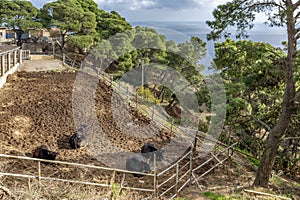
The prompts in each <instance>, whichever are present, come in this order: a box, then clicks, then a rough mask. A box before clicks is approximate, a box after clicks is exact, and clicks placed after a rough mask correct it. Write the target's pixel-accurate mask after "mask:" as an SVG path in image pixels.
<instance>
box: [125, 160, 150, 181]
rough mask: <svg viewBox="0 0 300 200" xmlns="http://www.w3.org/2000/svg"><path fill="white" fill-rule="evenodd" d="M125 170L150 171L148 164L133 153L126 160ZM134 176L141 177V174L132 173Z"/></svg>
mask: <svg viewBox="0 0 300 200" xmlns="http://www.w3.org/2000/svg"><path fill="white" fill-rule="evenodd" d="M126 170H128V171H133V172H142V173H149V172H150V171H151V167H150V165H149V164H148V163H147V162H145V161H144V160H143V158H142V157H141V156H140V155H134V156H133V157H131V158H129V159H127V160H126ZM133 176H134V177H142V176H143V175H141V174H133Z"/></svg>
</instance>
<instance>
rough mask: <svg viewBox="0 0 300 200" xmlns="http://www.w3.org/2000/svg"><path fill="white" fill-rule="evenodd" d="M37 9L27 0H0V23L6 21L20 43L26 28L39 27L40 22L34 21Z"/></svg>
mask: <svg viewBox="0 0 300 200" xmlns="http://www.w3.org/2000/svg"><path fill="white" fill-rule="evenodd" d="M37 14H38V9H37V8H36V7H34V6H33V5H32V4H31V2H29V1H20V0H1V1H0V23H1V24H2V23H6V25H7V26H8V27H9V28H12V29H13V30H14V31H15V32H16V33H17V34H18V44H19V45H21V41H20V39H21V35H22V34H23V33H25V32H27V31H28V28H41V26H42V25H41V24H40V23H39V22H37V21H35V18H36V16H37Z"/></svg>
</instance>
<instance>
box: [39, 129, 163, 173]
mask: <svg viewBox="0 0 300 200" xmlns="http://www.w3.org/2000/svg"><path fill="white" fill-rule="evenodd" d="M85 129H86V125H82V126H80V128H79V129H77V131H76V132H75V133H74V134H73V135H72V136H71V137H70V139H69V144H70V147H71V148H72V149H78V148H81V147H85V146H86V145H87V138H86V136H85V135H84V131H85ZM163 153H164V150H162V149H158V148H156V147H155V145H154V144H152V143H146V144H144V145H143V146H142V148H141V155H142V156H140V155H138V154H137V155H134V156H132V157H131V158H129V159H127V160H126V170H128V171H134V172H142V173H149V172H150V171H151V167H150V162H153V161H154V155H155V157H156V160H157V161H161V160H162V159H163ZM57 155H58V152H54V151H51V150H50V148H49V147H48V146H47V145H41V146H39V147H38V148H36V149H35V150H34V152H33V157H34V158H40V159H45V160H55V158H56V156H57ZM133 175H134V176H135V177H141V176H142V175H139V174H133Z"/></svg>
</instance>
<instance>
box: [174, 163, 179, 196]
mask: <svg viewBox="0 0 300 200" xmlns="http://www.w3.org/2000/svg"><path fill="white" fill-rule="evenodd" d="M178 183H179V162H177V164H176V185H175V190H176V191H175V194H176V197H178Z"/></svg>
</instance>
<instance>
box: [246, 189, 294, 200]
mask: <svg viewBox="0 0 300 200" xmlns="http://www.w3.org/2000/svg"><path fill="white" fill-rule="evenodd" d="M244 191H245V192H248V193H253V194H259V195H264V196H269V197H277V198H280V199H287V200H292V199H291V198H288V197H283V196H278V195H275V194H269V193H265V192H258V191H254V190H244Z"/></svg>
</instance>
